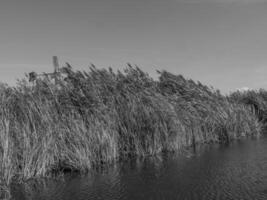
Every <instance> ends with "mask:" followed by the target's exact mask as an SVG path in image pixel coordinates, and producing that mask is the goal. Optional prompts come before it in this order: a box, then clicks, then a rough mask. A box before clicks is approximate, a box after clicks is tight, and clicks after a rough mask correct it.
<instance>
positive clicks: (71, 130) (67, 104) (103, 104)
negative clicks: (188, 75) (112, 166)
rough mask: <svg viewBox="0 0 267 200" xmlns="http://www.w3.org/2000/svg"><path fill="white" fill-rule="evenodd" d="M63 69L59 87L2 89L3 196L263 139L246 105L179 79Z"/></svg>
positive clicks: (132, 71) (133, 71)
mask: <svg viewBox="0 0 267 200" xmlns="http://www.w3.org/2000/svg"><path fill="white" fill-rule="evenodd" d="M64 70H65V74H66V78H65V79H64V80H61V81H60V82H59V83H58V84H57V85H55V84H53V82H52V81H50V80H48V79H44V80H37V81H36V83H35V85H34V86H32V85H30V84H29V83H27V81H21V82H20V83H19V84H18V85H17V86H16V87H14V88H11V87H9V86H2V88H1V89H0V101H1V102H0V163H1V164H0V180H1V184H0V185H1V190H3V189H2V188H4V187H5V188H7V187H8V186H9V184H10V183H11V182H12V180H26V179H28V178H31V177H41V176H49V175H51V174H53V173H55V172H60V171H64V170H75V171H79V172H81V173H85V172H87V171H88V170H90V169H91V168H96V167H98V166H100V165H101V164H103V163H110V162H113V161H116V160H118V159H123V158H128V157H129V156H145V155H154V154H157V153H160V152H163V151H177V150H180V149H182V148H184V147H188V146H195V145H196V144H198V143H210V142H229V141H231V140H232V139H236V138H240V137H242V136H258V135H259V134H260V128H261V123H259V121H258V119H257V117H256V116H255V115H253V114H252V112H251V110H250V109H249V108H248V107H247V106H246V105H244V104H243V103H240V102H239V101H238V100H236V99H235V98H229V97H225V96H223V95H221V94H220V93H219V91H214V90H213V89H210V88H208V87H207V86H204V85H202V84H201V83H199V82H198V83H196V82H194V81H192V80H186V79H185V78H184V77H182V76H181V75H178V76H176V75H173V74H170V73H168V72H166V71H163V72H160V78H159V80H158V81H155V80H153V79H152V78H150V77H149V76H148V75H147V74H146V73H144V72H143V71H141V70H140V69H139V68H138V67H136V68H133V67H131V66H128V68H127V69H126V70H125V71H124V72H123V73H122V72H120V71H118V72H117V73H114V72H113V71H112V70H111V69H109V70H105V69H103V70H99V69H96V68H95V67H91V68H90V71H88V72H80V71H76V72H75V71H73V70H72V69H71V67H70V66H69V65H67V67H65V68H64Z"/></svg>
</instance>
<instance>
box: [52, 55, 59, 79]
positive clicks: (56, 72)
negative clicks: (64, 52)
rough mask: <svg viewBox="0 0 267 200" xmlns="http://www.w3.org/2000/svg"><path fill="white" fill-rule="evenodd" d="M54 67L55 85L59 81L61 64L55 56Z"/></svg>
mask: <svg viewBox="0 0 267 200" xmlns="http://www.w3.org/2000/svg"><path fill="white" fill-rule="evenodd" d="M53 65H54V70H55V71H54V77H55V84H57V83H58V81H59V77H58V76H59V64H58V58H57V56H53Z"/></svg>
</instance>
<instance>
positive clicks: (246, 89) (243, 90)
mask: <svg viewBox="0 0 267 200" xmlns="http://www.w3.org/2000/svg"><path fill="white" fill-rule="evenodd" d="M237 90H238V91H240V92H246V91H248V90H250V88H249V87H242V88H238V89H237Z"/></svg>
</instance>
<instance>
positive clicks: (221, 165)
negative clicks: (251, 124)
mask: <svg viewBox="0 0 267 200" xmlns="http://www.w3.org/2000/svg"><path fill="white" fill-rule="evenodd" d="M13 195H14V199H18V200H22V199H38V200H42V199H43V200H45V199H49V200H50V199H51V200H87V199H108V200H114V199H136V200H140V199H145V200H149V199H153V200H156V199H168V200H169V199H193V200H194V199H205V200H208V199H234V200H237V199H242V200H243V199H248V200H252V199H264V200H266V199H267V138H261V139H258V140H245V141H238V142H235V143H233V144H231V145H229V146H222V145H211V146H206V147H201V148H200V149H198V150H197V152H196V153H190V152H188V153H186V154H185V155H184V156H181V155H173V154H172V155H170V154H168V155H162V156H159V157H157V158H147V159H145V160H131V161H129V162H126V163H123V164H120V165H117V166H115V167H112V168H111V169H108V170H103V171H102V172H98V173H94V174H90V175H88V176H86V177H79V176H77V175H76V176H66V177H65V181H64V182H62V181H51V180H50V181H49V180H48V181H45V180H40V181H38V182H37V181H29V182H28V183H27V184H26V185H25V186H23V187H16V188H15V189H14V191H13Z"/></svg>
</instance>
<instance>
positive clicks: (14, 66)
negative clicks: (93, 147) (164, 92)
mask: <svg viewBox="0 0 267 200" xmlns="http://www.w3.org/2000/svg"><path fill="white" fill-rule="evenodd" d="M266 11H267V0H42V1H40V0H1V2H0V81H1V82H7V83H8V84H10V85H14V84H15V82H16V80H17V79H20V78H23V77H24V75H25V73H28V72H31V71H36V72H38V73H41V72H52V70H53V65H52V56H54V55H56V56H58V58H59V62H60V65H64V63H65V62H69V63H70V64H71V65H72V66H73V68H74V69H77V70H86V69H88V66H89V65H90V63H93V64H94V65H96V66H97V67H99V68H103V67H113V68H114V69H123V68H124V67H125V66H126V64H127V63H128V62H129V63H132V64H136V65H138V66H139V67H140V68H141V69H143V70H144V71H145V72H148V73H149V74H150V75H151V76H152V77H155V78H156V77H157V74H156V70H167V71H169V72H172V73H174V74H182V75H184V76H185V77H186V78H190V79H193V80H196V81H201V82H202V83H204V84H207V85H209V86H213V87H214V88H217V89H220V90H221V91H222V92H223V93H228V92H230V91H233V90H236V89H238V88H243V87H247V88H251V89H258V88H265V89H267V12H266Z"/></svg>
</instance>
